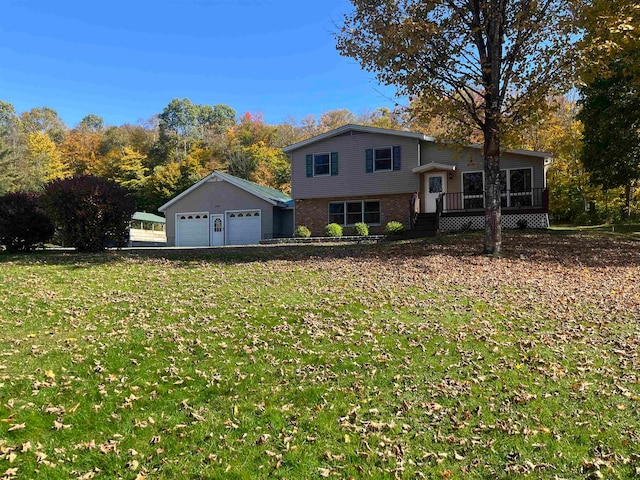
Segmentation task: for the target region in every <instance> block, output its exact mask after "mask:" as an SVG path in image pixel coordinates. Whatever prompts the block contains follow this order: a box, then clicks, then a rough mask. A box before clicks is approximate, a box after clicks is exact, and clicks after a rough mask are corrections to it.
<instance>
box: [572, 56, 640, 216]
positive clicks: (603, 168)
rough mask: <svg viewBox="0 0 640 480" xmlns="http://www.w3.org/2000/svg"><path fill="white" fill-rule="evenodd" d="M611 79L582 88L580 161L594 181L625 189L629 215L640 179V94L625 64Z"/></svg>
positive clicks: (610, 187) (606, 186)
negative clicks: (632, 197) (634, 188)
mask: <svg viewBox="0 0 640 480" xmlns="http://www.w3.org/2000/svg"><path fill="white" fill-rule="evenodd" d="M612 68H613V69H614V71H615V73H613V74H612V75H611V76H608V77H602V78H597V79H594V80H593V81H592V82H591V83H590V84H589V85H585V86H583V87H582V88H581V93H582V96H583V98H582V100H581V102H580V103H581V105H582V110H581V111H580V113H579V114H578V118H579V119H580V120H581V121H582V123H583V124H584V133H583V139H582V142H583V148H582V154H581V160H582V163H583V164H584V166H585V168H586V169H587V170H588V171H589V172H590V173H591V180H592V181H593V182H594V183H595V184H597V185H602V187H603V188H604V189H605V190H609V189H612V188H616V187H625V203H626V213H627V215H628V214H629V213H630V203H631V193H632V189H633V187H634V185H635V184H636V183H637V182H638V180H640V95H638V94H637V92H636V91H635V88H634V87H633V83H632V80H631V79H630V78H629V76H628V75H627V74H626V73H625V71H624V68H623V67H622V64H618V65H617V66H613V67H612Z"/></svg>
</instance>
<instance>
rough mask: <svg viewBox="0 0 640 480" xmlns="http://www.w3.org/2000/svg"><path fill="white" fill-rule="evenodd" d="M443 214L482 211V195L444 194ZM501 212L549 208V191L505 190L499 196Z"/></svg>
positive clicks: (544, 189) (539, 189) (535, 189)
mask: <svg viewBox="0 0 640 480" xmlns="http://www.w3.org/2000/svg"><path fill="white" fill-rule="evenodd" d="M441 198H442V211H443V212H445V213H446V212H463V211H478V210H483V209H484V194H483V193H480V194H470V193H463V192H459V193H445V194H442V197H441ZM501 203H502V209H503V210H530V209H543V210H545V211H547V210H548V207H549V191H548V190H547V189H546V188H532V189H531V190H528V191H524V192H523V191H513V190H505V191H503V192H502V194H501Z"/></svg>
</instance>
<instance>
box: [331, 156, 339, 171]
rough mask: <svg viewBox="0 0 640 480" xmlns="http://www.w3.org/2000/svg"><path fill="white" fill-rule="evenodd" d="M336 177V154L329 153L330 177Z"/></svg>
mask: <svg viewBox="0 0 640 480" xmlns="http://www.w3.org/2000/svg"><path fill="white" fill-rule="evenodd" d="M336 175H338V152H331V176H332V177H333V176H336Z"/></svg>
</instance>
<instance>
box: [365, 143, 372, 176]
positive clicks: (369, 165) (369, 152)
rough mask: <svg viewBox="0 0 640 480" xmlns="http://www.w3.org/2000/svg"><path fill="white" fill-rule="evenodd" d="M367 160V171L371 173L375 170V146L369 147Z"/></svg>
mask: <svg viewBox="0 0 640 480" xmlns="http://www.w3.org/2000/svg"><path fill="white" fill-rule="evenodd" d="M366 160H367V161H366V171H367V173H371V172H373V148H368V149H367V155H366Z"/></svg>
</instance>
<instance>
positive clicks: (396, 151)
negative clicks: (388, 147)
mask: <svg viewBox="0 0 640 480" xmlns="http://www.w3.org/2000/svg"><path fill="white" fill-rule="evenodd" d="M393 169H394V170H400V146H399V145H398V146H397V147H393Z"/></svg>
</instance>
